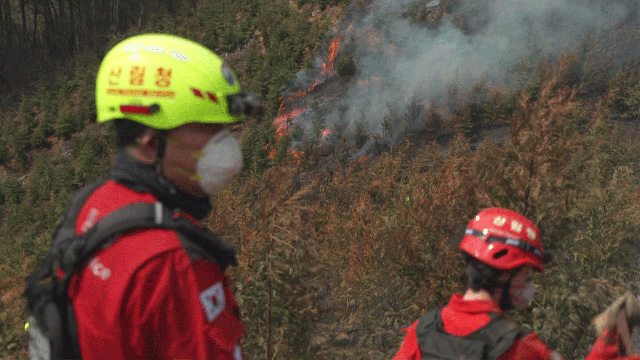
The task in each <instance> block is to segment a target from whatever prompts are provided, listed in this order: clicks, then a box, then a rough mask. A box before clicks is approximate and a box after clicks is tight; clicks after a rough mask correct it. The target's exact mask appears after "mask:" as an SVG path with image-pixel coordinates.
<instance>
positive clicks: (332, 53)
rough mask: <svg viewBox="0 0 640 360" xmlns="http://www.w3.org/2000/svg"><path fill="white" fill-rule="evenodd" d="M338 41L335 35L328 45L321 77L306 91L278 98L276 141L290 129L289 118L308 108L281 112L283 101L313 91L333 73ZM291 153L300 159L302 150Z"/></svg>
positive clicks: (338, 47) (292, 99)
mask: <svg viewBox="0 0 640 360" xmlns="http://www.w3.org/2000/svg"><path fill="white" fill-rule="evenodd" d="M340 43H341V41H340V38H339V37H336V38H334V39H333V40H332V41H331V45H330V46H329V51H328V53H327V57H326V59H325V61H324V63H323V64H322V71H321V75H322V79H317V80H316V81H314V82H313V84H312V85H311V87H309V89H308V90H307V91H302V90H298V92H297V93H295V94H291V95H289V96H288V97H287V99H286V100H282V99H280V100H281V102H280V106H279V108H278V113H277V115H276V118H275V119H274V120H273V124H274V125H275V126H276V141H278V139H280V138H281V137H283V136H285V135H287V134H289V133H290V131H291V129H289V122H290V121H289V120H291V119H292V118H295V117H296V116H298V115H300V114H302V113H304V112H306V111H307V110H308V109H300V108H298V109H294V110H292V111H290V112H288V113H283V112H284V104H285V102H292V101H294V100H296V99H300V98H303V97H305V96H307V95H308V94H309V93H312V92H313V91H315V89H316V88H317V87H318V85H320V84H321V82H322V81H324V80H325V79H326V78H327V76H328V75H329V74H331V73H333V71H334V62H335V59H336V57H337V56H338V52H339V51H340ZM329 132H330V130H329V129H326V130H324V131H323V135H322V137H324V136H326V135H328V134H329ZM268 146H269V145H267V147H265V150H267V148H268ZM292 154H293V156H294V158H296V159H297V160H298V161H300V156H301V155H304V152H302V151H301V152H297V151H296V150H292ZM269 158H271V159H274V158H275V148H274V149H272V150H271V153H270V154H269Z"/></svg>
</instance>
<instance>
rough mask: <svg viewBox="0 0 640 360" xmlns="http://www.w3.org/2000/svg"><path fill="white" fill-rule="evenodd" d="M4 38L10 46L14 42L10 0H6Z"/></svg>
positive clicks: (9, 46)
mask: <svg viewBox="0 0 640 360" xmlns="http://www.w3.org/2000/svg"><path fill="white" fill-rule="evenodd" d="M4 26H5V34H4V38H5V41H6V44H7V47H8V48H11V44H12V43H13V19H12V18H11V4H10V1H9V0H4Z"/></svg>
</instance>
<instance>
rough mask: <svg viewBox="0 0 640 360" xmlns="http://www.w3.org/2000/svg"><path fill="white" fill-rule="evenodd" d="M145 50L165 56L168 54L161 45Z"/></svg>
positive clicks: (150, 46)
mask: <svg viewBox="0 0 640 360" xmlns="http://www.w3.org/2000/svg"><path fill="white" fill-rule="evenodd" d="M145 50H147V51H148V52H152V53H155V54H164V53H165V52H166V50H165V49H164V48H163V47H162V46H160V45H149V46H147V47H146V48H145Z"/></svg>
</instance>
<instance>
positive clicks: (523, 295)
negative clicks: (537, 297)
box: [512, 280, 535, 310]
mask: <svg viewBox="0 0 640 360" xmlns="http://www.w3.org/2000/svg"><path fill="white" fill-rule="evenodd" d="M534 292H535V286H534V284H533V280H530V281H527V283H526V284H525V285H524V286H523V287H522V288H519V289H518V290H517V291H516V293H515V295H514V296H513V299H512V301H513V306H514V307H515V308H516V309H518V310H522V309H525V308H527V307H528V306H529V305H531V301H532V300H533V294H534Z"/></svg>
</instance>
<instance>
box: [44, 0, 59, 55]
mask: <svg viewBox="0 0 640 360" xmlns="http://www.w3.org/2000/svg"><path fill="white" fill-rule="evenodd" d="M43 6H44V9H43V15H44V37H45V41H44V42H45V45H46V46H45V47H46V49H47V55H49V56H51V55H55V52H56V48H55V40H54V39H53V37H54V35H55V28H54V26H53V16H52V14H51V2H50V1H48V0H47V1H45V2H44V3H43Z"/></svg>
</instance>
